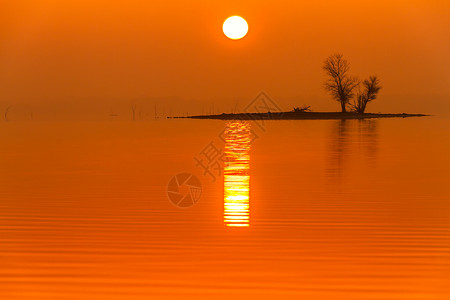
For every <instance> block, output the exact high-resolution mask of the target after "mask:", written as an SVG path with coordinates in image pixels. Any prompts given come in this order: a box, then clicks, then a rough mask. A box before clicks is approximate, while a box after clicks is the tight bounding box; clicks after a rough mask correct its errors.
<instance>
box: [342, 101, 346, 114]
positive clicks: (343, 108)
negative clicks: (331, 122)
mask: <svg viewBox="0 0 450 300" xmlns="http://www.w3.org/2000/svg"><path fill="white" fill-rule="evenodd" d="M341 108H342V112H343V113H345V112H347V111H346V110H345V102H344V101H341Z"/></svg>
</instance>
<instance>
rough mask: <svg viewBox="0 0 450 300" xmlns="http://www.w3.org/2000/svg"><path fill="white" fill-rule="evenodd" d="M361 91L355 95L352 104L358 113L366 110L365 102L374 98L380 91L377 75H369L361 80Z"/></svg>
mask: <svg viewBox="0 0 450 300" xmlns="http://www.w3.org/2000/svg"><path fill="white" fill-rule="evenodd" d="M362 85H363V91H362V92H361V91H359V92H358V94H357V95H356V99H355V101H354V103H353V104H352V107H353V109H354V110H355V111H356V112H357V113H360V114H363V113H364V111H365V110H366V106H367V103H369V102H371V101H373V100H375V99H376V98H377V95H378V93H379V92H380V89H381V86H380V80H379V79H378V77H377V76H370V78H369V79H366V80H364V81H363V82H362Z"/></svg>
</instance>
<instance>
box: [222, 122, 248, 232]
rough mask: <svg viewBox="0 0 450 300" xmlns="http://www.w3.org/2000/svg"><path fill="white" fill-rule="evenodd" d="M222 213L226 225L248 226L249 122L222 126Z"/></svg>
mask: <svg viewBox="0 0 450 300" xmlns="http://www.w3.org/2000/svg"><path fill="white" fill-rule="evenodd" d="M225 142H226V143H225V154H226V162H225V167H224V213H223V219H224V223H225V225H226V226H230V227H248V226H249V219H250V214H249V208H250V205H249V200H250V196H249V195H250V175H249V173H248V171H249V166H250V153H249V152H250V124H249V123H248V122H231V123H228V124H227V127H226V129H225Z"/></svg>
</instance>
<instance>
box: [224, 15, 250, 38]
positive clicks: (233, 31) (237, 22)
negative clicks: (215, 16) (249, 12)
mask: <svg viewBox="0 0 450 300" xmlns="http://www.w3.org/2000/svg"><path fill="white" fill-rule="evenodd" d="M222 29H223V33H224V34H225V35H226V36H227V37H228V38H230V39H232V40H239V39H242V38H243V37H244V36H245V35H246V34H247V32H248V24H247V22H246V21H245V20H244V18H242V17H239V16H232V17H229V18H228V19H226V20H225V22H224V23H223V27H222Z"/></svg>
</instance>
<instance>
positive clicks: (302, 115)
mask: <svg viewBox="0 0 450 300" xmlns="http://www.w3.org/2000/svg"><path fill="white" fill-rule="evenodd" d="M425 116H429V115H425V114H407V113H401V114H383V113H364V114H361V113H354V112H345V113H342V112H310V111H305V112H298V111H288V112H277V113H272V112H266V113H229V114H227V113H222V114H219V115H196V116H184V117H168V118H174V119H176V118H190V119H219V120H336V119H374V118H407V117H425Z"/></svg>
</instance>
